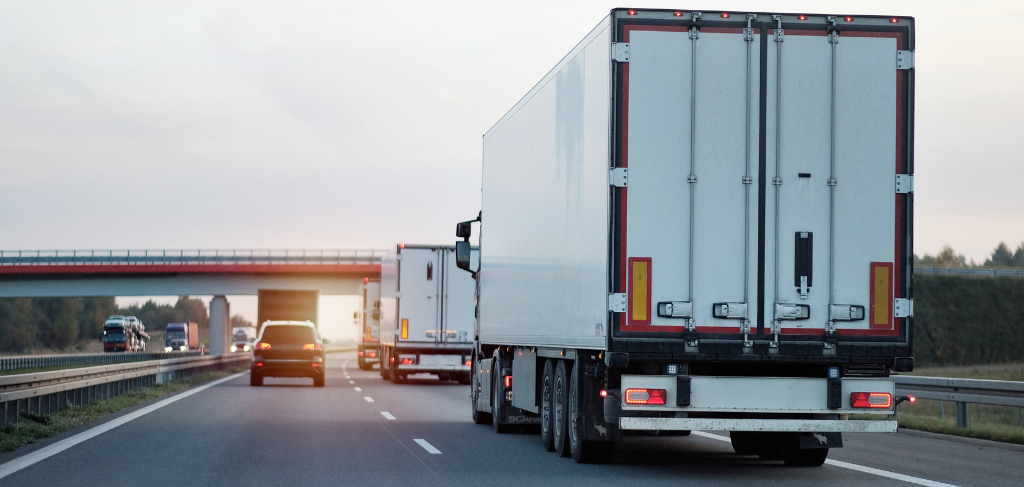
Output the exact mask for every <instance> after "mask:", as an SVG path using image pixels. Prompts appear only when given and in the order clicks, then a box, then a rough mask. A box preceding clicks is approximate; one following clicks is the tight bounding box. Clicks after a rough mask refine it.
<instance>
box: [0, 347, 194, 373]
mask: <svg viewBox="0 0 1024 487" xmlns="http://www.w3.org/2000/svg"><path fill="white" fill-rule="evenodd" d="M199 355H201V353H200V352H198V351H196V352H175V355H168V354H166V353H164V352H134V353H123V352H121V353H90V354H76V355H26V356H23V357H0V370H18V369H42V368H46V367H62V366H68V365H103V364H119V363H125V362H140V361H143V360H159V359H166V358H168V357H194V356H199Z"/></svg>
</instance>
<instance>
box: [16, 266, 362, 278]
mask: <svg viewBox="0 0 1024 487" xmlns="http://www.w3.org/2000/svg"><path fill="white" fill-rule="evenodd" d="M67 274H293V275H294V274H307V275H309V274H314V275H332V276H346V277H353V276H359V277H379V276H380V264H149V263H123V264H33V265H0V275H5V276H10V275H67Z"/></svg>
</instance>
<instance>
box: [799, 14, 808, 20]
mask: <svg viewBox="0 0 1024 487" xmlns="http://www.w3.org/2000/svg"><path fill="white" fill-rule="evenodd" d="M797 18H798V19H800V20H807V16H806V15H801V16H799V17H797Z"/></svg>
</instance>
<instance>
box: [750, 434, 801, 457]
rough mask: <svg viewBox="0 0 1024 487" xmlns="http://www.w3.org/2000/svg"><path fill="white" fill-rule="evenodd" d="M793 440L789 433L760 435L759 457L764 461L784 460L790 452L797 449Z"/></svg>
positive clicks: (758, 439) (758, 437) (758, 440)
mask: <svg viewBox="0 0 1024 487" xmlns="http://www.w3.org/2000/svg"><path fill="white" fill-rule="evenodd" d="M793 438H794V437H793V435H792V434H789V433H759V434H757V436H756V439H757V456H758V457H759V458H760V459H762V460H782V459H783V458H785V456H786V454H787V452H788V451H790V450H793V449H795V448H796V447H795V446H794V445H792V439H793Z"/></svg>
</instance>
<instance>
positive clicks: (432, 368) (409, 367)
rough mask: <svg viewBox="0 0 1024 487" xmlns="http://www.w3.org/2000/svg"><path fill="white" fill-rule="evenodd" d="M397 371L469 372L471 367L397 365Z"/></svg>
mask: <svg viewBox="0 0 1024 487" xmlns="http://www.w3.org/2000/svg"><path fill="white" fill-rule="evenodd" d="M395 369H397V370H400V371H402V372H411V373H419V372H435V373H436V372H467V373H468V372H469V371H470V366H468V365H405V364H399V365H395Z"/></svg>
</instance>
